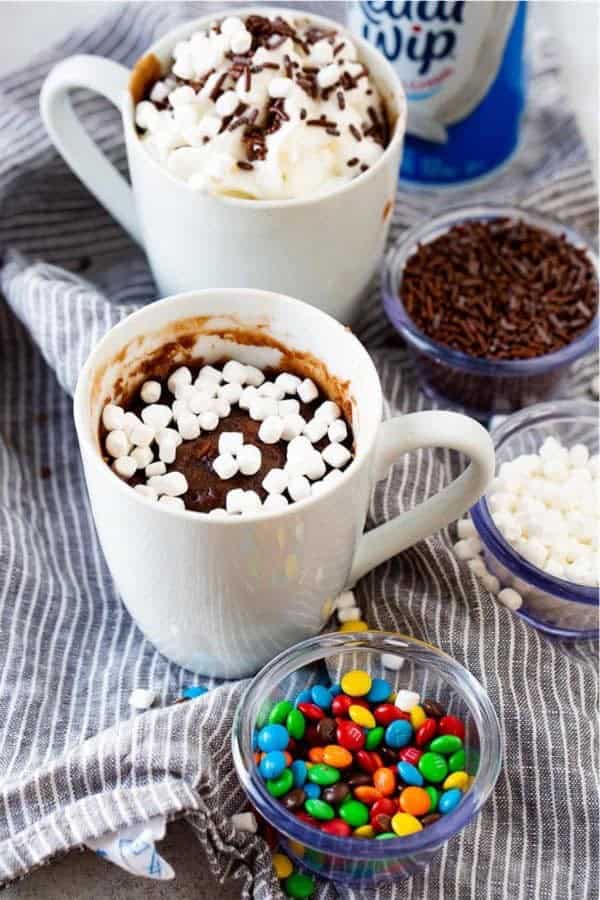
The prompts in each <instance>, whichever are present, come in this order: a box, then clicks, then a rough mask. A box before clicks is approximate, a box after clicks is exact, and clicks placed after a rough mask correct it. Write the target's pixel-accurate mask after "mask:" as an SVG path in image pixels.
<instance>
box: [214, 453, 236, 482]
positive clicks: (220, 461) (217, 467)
mask: <svg viewBox="0 0 600 900" xmlns="http://www.w3.org/2000/svg"><path fill="white" fill-rule="evenodd" d="M212 467H213V470H214V471H215V472H216V473H217V475H218V476H219V478H220V479H221V480H222V481H226V480H227V479H228V478H233V476H234V475H237V473H238V471H239V465H238V461H237V459H235V457H234V456H232V455H231V453H220V454H219V456H217V458H216V459H214V460H213V464H212Z"/></svg>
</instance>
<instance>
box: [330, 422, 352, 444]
mask: <svg viewBox="0 0 600 900" xmlns="http://www.w3.org/2000/svg"><path fill="white" fill-rule="evenodd" d="M327 437H328V438H329V440H330V441H331V443H332V444H341V443H342V441H345V440H346V438H347V437H348V426H347V425H346V423H345V422H344V420H343V419H335V421H333V422H332V423H331V425H330V426H329V428H328V429H327Z"/></svg>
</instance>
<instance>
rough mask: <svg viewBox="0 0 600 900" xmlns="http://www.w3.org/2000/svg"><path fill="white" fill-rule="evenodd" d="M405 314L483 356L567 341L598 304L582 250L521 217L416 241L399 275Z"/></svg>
mask: <svg viewBox="0 0 600 900" xmlns="http://www.w3.org/2000/svg"><path fill="white" fill-rule="evenodd" d="M401 292H402V301H403V303H404V306H405V308H406V311H407V313H408V314H409V316H410V317H411V319H412V320H413V322H414V323H415V325H416V326H417V328H419V329H420V330H421V331H423V332H424V333H425V334H426V335H427V336H428V337H430V338H431V339H432V340H434V341H437V342H438V343H440V344H444V345H445V346H448V347H452V348H453V349H454V350H459V351H461V352H463V353H466V354H468V355H470V356H476V357H482V358H484V359H505V360H508V359H531V358H534V357H536V356H541V355H544V354H546V353H551V352H553V351H555V350H558V349H560V348H561V347H564V346H565V345H567V344H570V343H571V341H573V340H574V339H575V338H576V337H577V336H578V335H579V334H580V333H581V332H582V331H583V330H584V329H585V328H587V327H588V326H589V324H590V322H591V321H592V319H593V317H594V315H595V313H596V311H597V309H598V284H597V280H596V275H595V270H594V267H593V264H592V262H591V260H590V259H589V257H588V255H587V253H586V252H585V250H584V249H582V248H579V247H575V246H573V244H571V243H569V242H568V241H567V239H566V237H565V236H564V235H562V236H560V237H558V236H556V235H554V234H551V233H550V232H548V231H544V230H543V229H541V228H537V227H535V226H532V225H528V224H527V223H526V222H523V221H519V220H512V219H506V218H502V219H496V220H492V221H489V222H476V221H473V222H466V223H464V224H462V225H456V226H454V227H453V228H451V229H449V231H447V232H446V233H445V234H443V235H441V236H440V237H438V238H436V239H435V240H434V241H431V242H430V243H427V244H423V245H420V246H419V247H418V249H417V251H416V252H415V253H414V254H413V255H412V256H411V257H410V258H409V259H408V261H407V263H406V267H405V269H404V274H403V277H402V286H401Z"/></svg>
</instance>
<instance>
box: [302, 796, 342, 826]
mask: <svg viewBox="0 0 600 900" xmlns="http://www.w3.org/2000/svg"><path fill="white" fill-rule="evenodd" d="M304 809H305V810H306V812H307V813H308V814H309V816H312V817H313V819H323V821H325V822H328V821H330V819H334V818H335V810H334V808H333V806H330V804H329V803H326V802H325V800H319V798H318V797H309V799H308V800H307V801H306V803H305V804H304Z"/></svg>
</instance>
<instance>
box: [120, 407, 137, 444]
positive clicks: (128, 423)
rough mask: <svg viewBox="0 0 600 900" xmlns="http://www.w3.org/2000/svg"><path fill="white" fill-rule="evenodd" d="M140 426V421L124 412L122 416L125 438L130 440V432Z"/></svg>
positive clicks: (133, 414)
mask: <svg viewBox="0 0 600 900" xmlns="http://www.w3.org/2000/svg"><path fill="white" fill-rule="evenodd" d="M141 424H142V420H141V419H140V418H139V417H138V416H136V414H135V413H132V412H126V413H125V415H124V416H123V425H122V428H123V431H124V432H125V434H126V435H127V437H128V438H129V439H130V440H131V432H132V431H133V429H134V428H137V426H138V425H141Z"/></svg>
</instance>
